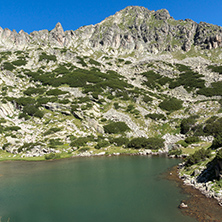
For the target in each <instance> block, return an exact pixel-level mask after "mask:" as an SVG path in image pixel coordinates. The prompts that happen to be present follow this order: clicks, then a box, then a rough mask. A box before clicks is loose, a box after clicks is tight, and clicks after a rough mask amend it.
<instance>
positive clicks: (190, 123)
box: [180, 116, 198, 134]
mask: <svg viewBox="0 0 222 222" xmlns="http://www.w3.org/2000/svg"><path fill="white" fill-rule="evenodd" d="M197 118H198V116H190V117H188V118H186V119H183V120H182V121H181V124H180V132H181V133H182V134H186V133H188V132H189V131H190V130H191V129H192V128H193V127H194V125H195V123H196V119H197Z"/></svg>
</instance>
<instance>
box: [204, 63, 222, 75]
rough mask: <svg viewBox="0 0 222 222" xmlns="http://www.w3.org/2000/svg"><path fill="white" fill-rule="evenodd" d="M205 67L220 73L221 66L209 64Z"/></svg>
mask: <svg viewBox="0 0 222 222" xmlns="http://www.w3.org/2000/svg"><path fill="white" fill-rule="evenodd" d="M207 68H208V69H210V70H211V71H213V72H218V73H219V74H222V66H213V65H209V66H208V67H207Z"/></svg>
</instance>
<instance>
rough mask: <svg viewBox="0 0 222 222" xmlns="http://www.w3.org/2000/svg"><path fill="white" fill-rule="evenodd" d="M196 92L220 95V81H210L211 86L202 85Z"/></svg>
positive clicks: (221, 89) (221, 88)
mask: <svg viewBox="0 0 222 222" xmlns="http://www.w3.org/2000/svg"><path fill="white" fill-rule="evenodd" d="M197 93H198V94H200V95H204V96H207V97H211V96H222V81H219V82H213V83H211V87H208V88H206V87H202V89H200V90H198V91H197Z"/></svg>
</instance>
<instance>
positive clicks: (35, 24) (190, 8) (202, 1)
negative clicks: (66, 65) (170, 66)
mask: <svg viewBox="0 0 222 222" xmlns="http://www.w3.org/2000/svg"><path fill="white" fill-rule="evenodd" d="M130 5H137V6H144V7H146V8H148V9H149V10H158V9H163V8H166V9H167V10H168V11H169V12H170V15H171V16H172V17H174V18H175V19H186V18H190V19H192V20H194V21H196V22H200V21H205V22H208V23H211V24H216V25H220V26H222V1H221V0H214V1H209V0H183V1H182V0H146V1H145V0H138V1H127V0H108V1H104V0H103V1H102V0H94V1H89V0H78V1H73V0H38V1H35V0H7V1H6V0H0V26H1V27H2V28H9V29H11V30H12V29H15V30H16V31H17V32H18V31H20V30H21V29H23V30H24V31H26V32H28V33H30V32H32V31H34V30H42V29H48V30H51V29H53V28H54V27H55V25H56V23H57V22H61V24H62V26H63V28H64V30H75V29H77V28H79V27H80V26H83V25H90V24H96V23H98V22H100V21H102V20H103V19H105V18H106V17H108V16H110V15H113V14H115V12H117V11H119V10H121V9H124V8H125V7H127V6H130Z"/></svg>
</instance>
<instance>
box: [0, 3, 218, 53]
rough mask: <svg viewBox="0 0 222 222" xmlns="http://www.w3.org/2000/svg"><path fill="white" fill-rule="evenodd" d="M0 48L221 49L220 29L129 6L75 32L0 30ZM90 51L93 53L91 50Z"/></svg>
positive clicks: (58, 26) (162, 11)
mask: <svg viewBox="0 0 222 222" xmlns="http://www.w3.org/2000/svg"><path fill="white" fill-rule="evenodd" d="M0 45H3V46H4V47H5V48H15V49H17V48H19V49H20V48H25V47H33V45H36V46H37V47H39V46H40V47H41V46H45V45H51V46H55V47H68V48H77V49H80V50H82V49H86V48H91V49H93V50H100V49H103V50H105V51H109V50H110V48H111V49H113V50H122V51H126V52H129V53H130V52H132V51H133V50H138V51H140V52H148V53H159V52H163V51H175V50H181V49H182V50H184V51H189V50H190V49H191V46H192V45H194V46H200V47H201V48H202V49H206V48H208V49H211V48H217V47H222V28H221V27H219V26H216V25H211V24H207V23H204V22H201V23H200V24H197V23H196V22H194V21H192V20H190V19H186V20H184V21H182V20H178V21H176V20H174V19H173V18H172V17H171V16H170V14H169V12H168V11H167V10H166V9H162V10H158V11H150V10H148V9H146V8H144V7H138V6H130V7H127V8H125V9H123V10H121V11H119V12H117V13H116V14H115V15H113V16H110V17H108V18H106V19H105V20H104V21H102V22H101V23H99V24H96V25H94V26H93V25H90V26H85V27H81V28H79V29H78V30H76V31H65V32H64V30H63V28H62V26H61V24H60V23H58V24H57V25H56V27H55V28H54V29H53V30H52V31H50V32H49V31H48V30H41V31H34V32H32V33H31V34H30V35H28V34H27V33H25V32H24V31H20V32H19V33H17V32H16V31H15V30H13V31H10V30H9V29H4V30H3V29H2V28H0ZM92 52H93V51H92Z"/></svg>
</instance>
